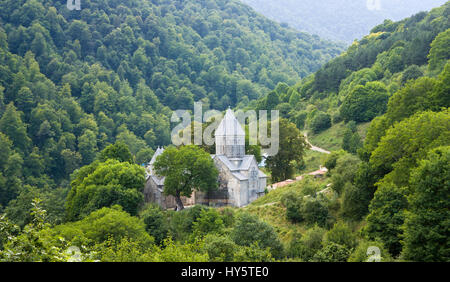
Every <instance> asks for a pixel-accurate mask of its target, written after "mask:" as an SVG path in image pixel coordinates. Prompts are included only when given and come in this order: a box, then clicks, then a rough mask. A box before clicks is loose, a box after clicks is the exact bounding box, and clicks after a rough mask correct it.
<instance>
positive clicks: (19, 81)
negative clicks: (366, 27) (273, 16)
mask: <svg viewBox="0 0 450 282" xmlns="http://www.w3.org/2000/svg"><path fill="white" fill-rule="evenodd" d="M0 42H1V43H0V52H1V57H0V59H1V60H0V117H1V119H0V124H1V126H0V131H1V132H2V135H1V138H0V140H1V142H2V146H1V147H2V148H3V149H2V154H3V155H2V159H3V160H4V162H3V161H2V164H1V168H0V171H1V174H0V180H1V181H0V183H1V185H0V187H1V188H0V194H1V197H0V205H1V206H2V207H3V208H6V206H7V205H8V203H9V202H10V201H11V200H13V199H16V198H17V197H20V195H22V196H23V197H24V195H23V193H31V192H30V191H34V189H35V188H36V189H37V190H39V192H36V193H41V192H42V193H44V192H43V191H49V193H50V194H51V195H52V196H46V197H45V198H46V199H47V200H49V199H53V198H55V200H56V199H63V198H61V197H63V196H64V193H66V192H67V189H66V188H68V185H69V176H70V174H71V173H72V172H73V171H74V170H76V169H78V168H80V167H81V166H82V165H87V164H90V163H91V162H92V161H94V159H96V155H97V153H98V152H100V151H101V150H103V149H104V148H105V147H106V146H107V145H108V144H111V143H115V142H116V141H121V142H124V143H125V144H126V145H127V146H128V147H129V149H130V150H131V153H132V154H133V156H135V162H137V163H139V164H142V163H144V162H148V161H149V160H150V159H151V156H152V154H153V150H154V149H156V147H157V146H160V145H161V146H162V145H167V144H169V143H170V128H171V124H170V116H171V114H172V111H171V110H177V109H189V110H191V109H193V102H194V101H202V102H203V105H204V107H206V108H209V107H211V108H214V109H218V110H221V109H225V108H226V107H228V106H235V105H236V104H238V102H239V103H243V104H245V103H247V102H248V101H249V100H253V99H257V98H259V97H261V96H262V95H263V94H264V93H265V92H267V90H268V89H271V88H273V87H275V85H276V84H277V83H278V82H281V81H282V82H287V83H289V82H294V81H296V80H297V79H299V78H301V77H304V76H306V75H307V74H309V73H311V72H313V71H315V70H317V69H318V68H319V67H320V66H321V65H322V64H323V63H325V62H326V61H328V60H329V59H331V58H332V57H335V56H336V55H338V54H339V52H340V51H341V50H342V49H341V47H340V46H339V45H336V44H332V43H328V42H325V41H321V40H320V39H318V38H317V37H312V36H309V35H307V34H303V33H298V32H296V31H294V30H291V29H286V28H282V27H280V26H279V25H278V24H276V23H274V22H272V21H270V20H267V19H265V18H264V17H262V16H259V15H257V14H256V13H255V12H253V11H252V10H251V9H250V8H248V7H247V6H245V5H243V4H240V3H239V2H237V1H142V0H138V1H88V0H86V1H83V3H82V9H81V10H80V11H77V10H73V11H70V10H69V9H68V8H67V7H66V3H65V2H64V1H63V2H61V1H39V0H29V1H1V3H0ZM24 187H27V188H25V189H24ZM58 187H62V189H59V188H58ZM22 190H23V191H22ZM56 191H58V192H56ZM45 193H46V192H45ZM55 193H56V194H55ZM58 193H59V194H58ZM51 206H52V207H54V208H56V207H57V206H61V205H60V204H56V203H53V204H52V205H51ZM9 208H10V209H12V205H10V206H9Z"/></svg>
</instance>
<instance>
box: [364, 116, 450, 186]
mask: <svg viewBox="0 0 450 282" xmlns="http://www.w3.org/2000/svg"><path fill="white" fill-rule="evenodd" d="M449 118H450V113H449V111H448V110H444V111H442V112H438V113H435V112H431V111H427V112H419V113H417V114H415V115H414V116H412V117H410V118H408V119H405V120H403V121H401V122H399V123H397V124H395V125H394V126H393V127H391V128H390V129H389V130H388V131H387V132H386V135H385V136H384V137H383V138H382V139H381V141H380V142H379V144H378V147H377V148H376V149H375V151H373V153H372V155H371V157H370V165H371V169H372V171H374V172H375V173H376V174H377V175H381V176H384V177H383V179H384V180H383V181H387V182H393V183H394V184H396V185H397V186H398V187H402V186H406V185H408V181H409V173H410V169H411V168H413V167H414V166H415V164H416V162H417V161H418V160H420V159H423V158H424V157H425V156H426V154H427V152H428V151H429V150H430V149H432V148H435V147H438V146H442V145H447V144H448V140H450V120H449Z"/></svg>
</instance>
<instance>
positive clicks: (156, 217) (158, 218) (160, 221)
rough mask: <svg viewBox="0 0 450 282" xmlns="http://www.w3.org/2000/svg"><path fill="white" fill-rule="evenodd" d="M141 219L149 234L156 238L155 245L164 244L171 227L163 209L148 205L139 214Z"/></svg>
mask: <svg viewBox="0 0 450 282" xmlns="http://www.w3.org/2000/svg"><path fill="white" fill-rule="evenodd" d="M139 218H141V219H142V221H143V222H144V224H145V230H146V231H147V233H148V234H149V235H150V236H152V237H153V238H155V243H156V244H158V245H160V244H162V243H163V241H164V239H166V238H167V236H168V232H169V227H168V222H167V218H166V216H165V214H164V212H163V211H162V210H161V208H160V207H159V206H156V205H148V206H147V207H146V208H145V209H144V210H142V211H141V212H140V213H139Z"/></svg>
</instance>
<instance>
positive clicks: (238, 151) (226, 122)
mask: <svg viewBox="0 0 450 282" xmlns="http://www.w3.org/2000/svg"><path fill="white" fill-rule="evenodd" d="M215 139H216V155H224V156H226V157H228V158H230V159H233V158H243V157H244V156H245V131H244V130H243V129H242V127H241V125H240V124H239V121H238V120H237V119H236V117H235V116H234V114H233V111H232V110H231V109H228V110H227V112H226V113H225V117H224V118H223V120H222V122H221V123H220V124H219V127H218V128H217V130H216V133H215Z"/></svg>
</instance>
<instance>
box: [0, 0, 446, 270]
mask: <svg viewBox="0 0 450 282" xmlns="http://www.w3.org/2000/svg"><path fill="white" fill-rule="evenodd" d="M4 2H8V5H4ZM64 2H65V1H64ZM51 3H53V4H54V5H56V6H55V7H54V8H51V7H50V4H51ZM83 5H84V6H83V9H82V10H81V11H80V12H76V11H68V10H67V9H66V7H65V5H62V4H60V3H59V2H56V1H54V2H53V1H37V0H29V1H26V3H25V1H16V2H15V1H3V2H1V4H0V8H1V9H0V15H1V25H2V28H1V29H0V116H1V117H0V148H1V150H0V205H1V207H0V214H1V215H0V261H116V262H120V261H151V262H177V261H187V262H202V261H212V262H223V261H231V262H233V261H234V262H236V261H237V262H242V261H245V262H247V261H248V262H268V261H302V262H305V261H308V262H342V261H355V262H363V261H368V259H369V260H371V259H373V260H374V261H430V262H433V261H434V262H437V261H445V262H448V261H450V245H449V244H450V241H449V240H448V238H449V236H450V234H449V230H450V228H449V222H450V221H449V219H450V212H449V209H448V207H449V206H450V202H449V201H450V186H449V181H450V179H449V176H450V172H449V170H450V167H449V164H450V112H449V106H450V88H449V87H450V80H449V79H450V52H449V50H450V49H449V48H448V47H449V46H450V21H449V19H450V2H447V3H446V4H445V5H443V6H441V7H438V8H435V9H433V10H432V11H430V12H428V13H419V14H416V15H414V16H412V17H410V18H406V19H404V20H402V21H398V22H392V21H385V22H384V23H383V24H381V25H378V26H376V27H374V28H373V29H372V31H371V33H370V34H369V35H367V36H365V37H364V38H362V39H361V40H359V41H355V42H354V43H353V45H352V46H350V47H349V48H348V50H347V51H346V52H344V53H342V54H341V55H340V56H338V57H336V58H334V59H332V60H331V61H329V62H328V63H326V64H324V65H323V66H320V64H321V62H324V61H326V60H327V59H328V58H331V57H332V56H333V55H334V54H336V52H338V51H339V47H336V46H335V45H332V44H331V45H330V44H329V43H324V42H322V41H319V40H318V39H317V38H315V37H310V36H307V35H305V34H297V33H296V32H294V31H292V30H289V29H285V28H281V27H280V26H279V25H277V24H274V23H272V22H270V21H268V20H266V19H264V18H262V17H260V16H258V15H256V14H255V13H254V12H252V10H251V9H249V8H248V7H246V6H244V5H243V4H239V3H238V2H235V1H221V0H216V1H152V2H150V1H143V0H135V1H126V2H124V1H113V0H110V1H106V0H104V1H96V2H95V3H94V1H91V2H89V1H83ZM247 48H250V49H247ZM245 54H247V55H245ZM255 54H256V55H255ZM315 69H317V71H316V72H315V73H313V74H310V75H306V74H308V73H309V72H311V71H313V70H315ZM305 75H306V76H305ZM251 93H253V94H251ZM194 100H202V101H204V102H205V105H206V106H207V107H208V105H209V106H210V107H212V108H215V109H223V108H224V107H226V106H228V105H232V106H234V107H235V108H238V109H252V110H255V109H256V110H257V109H263V110H271V109H276V110H279V111H280V115H281V118H282V119H281V121H280V140H279V141H280V153H279V154H278V155H277V156H275V157H273V158H268V159H267V161H266V163H267V167H266V168H265V170H266V171H267V173H268V174H269V175H272V180H276V181H278V180H284V179H286V178H292V179H294V177H296V179H298V180H299V181H297V182H296V183H294V184H292V185H287V186H284V187H279V188H276V189H274V190H272V189H271V191H269V189H267V190H266V191H265V194H266V195H265V196H263V197H261V198H259V199H257V200H256V201H254V202H253V203H252V204H250V205H249V206H247V207H244V208H231V207H225V208H214V207H206V206H200V205H197V206H193V207H190V208H187V209H185V210H181V211H173V210H162V209H161V208H160V207H159V206H156V205H152V204H145V203H144V195H143V193H142V189H143V186H144V183H145V170H144V168H142V167H141V166H140V165H139V164H140V163H142V162H145V161H148V160H149V159H150V156H152V154H153V149H154V148H155V146H158V145H165V144H168V143H169V141H170V140H169V130H170V123H169V117H170V114H171V110H173V109H177V108H178V107H182V108H186V107H188V106H189V107H190V106H191V104H192V102H193V101H194ZM217 107H218V108H217ZM300 130H302V131H303V132H300ZM304 132H307V133H308V139H309V140H310V141H311V142H313V144H315V145H320V146H321V147H323V148H325V149H327V148H328V146H329V145H330V143H331V142H333V148H329V150H330V151H332V152H331V154H329V155H328V154H327V155H321V156H320V157H318V163H317V165H318V164H319V163H320V164H322V165H323V166H325V167H326V168H327V169H328V172H327V173H326V175H322V176H320V175H315V176H308V175H303V176H302V177H298V176H299V174H303V173H304V169H305V166H308V164H306V163H305V162H307V161H308V160H307V159H306V158H305V154H308V153H307V152H306V149H307V147H308V144H307V142H306V140H305V139H304V137H303V136H302V135H303V134H302V133H304ZM336 140H338V141H336ZM316 141H323V144H317V143H316ZM336 142H338V143H336ZM255 147H258V146H254V147H252V148H251V149H252V150H254V151H255V152H257V151H258V149H260V148H255ZM205 148H206V146H205ZM205 148H202V147H197V146H194V145H192V146H181V147H180V148H176V147H171V149H170V150H166V152H167V153H166V155H164V154H163V155H162V156H163V157H160V158H158V159H157V162H156V164H155V166H156V167H155V169H156V170H157V171H159V172H163V173H167V177H169V176H170V183H169V184H170V185H169V186H168V187H170V188H171V190H173V191H172V192H170V191H169V192H168V193H172V195H173V194H177V195H176V196H177V197H178V198H179V197H180V196H189V193H188V192H189V191H190V192H192V189H200V188H205V190H206V191H209V190H208V189H209V188H211V189H212V188H214V187H212V186H214V185H216V184H217V183H216V181H215V177H217V168H216V167H215V165H214V164H213V161H212V160H211V157H210V154H209V152H206V151H205V150H204V149H205ZM318 154H320V153H318ZM158 160H159V161H158ZM316 162H317V160H316ZM191 163H192V164H194V163H195V165H192V168H191V166H190V164H191ZM316 169H317V168H316ZM182 182H183V183H182ZM177 184H180V186H182V187H183V188H186V189H183V191H182V192H180V189H179V188H178V187H177V186H178V185H177ZM181 184H182V185H181ZM213 184H214V185H213ZM177 188H178V189H177ZM185 190H187V191H188V192H185ZM165 191H167V190H165ZM184 193H186V194H187V195H185V194H184ZM373 248H376V249H377V250H378V251H379V256H375V257H369V258H368V251H369V249H373ZM375 254H376V252H375Z"/></svg>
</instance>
